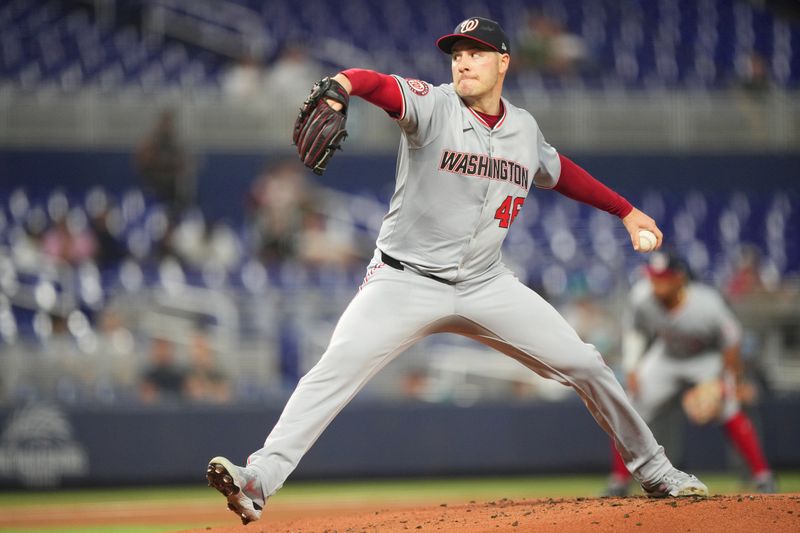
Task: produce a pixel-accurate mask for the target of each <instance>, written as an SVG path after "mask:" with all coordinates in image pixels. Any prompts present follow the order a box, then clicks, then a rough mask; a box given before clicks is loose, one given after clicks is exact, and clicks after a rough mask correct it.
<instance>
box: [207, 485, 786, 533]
mask: <svg viewBox="0 0 800 533" xmlns="http://www.w3.org/2000/svg"><path fill="white" fill-rule="evenodd" d="M276 507H278V506H276ZM366 509H367V508H366V507H365V508H362V509H359V510H354V509H350V510H345V509H338V510H336V511H333V512H328V513H324V512H323V513H321V512H319V511H320V510H317V512H310V513H308V514H306V515H298V513H297V512H294V513H282V512H281V511H280V509H277V508H276V509H274V510H273V511H275V512H270V511H269V510H268V511H267V512H266V513H265V515H264V518H263V519H262V520H260V521H259V522H256V523H253V524H250V525H248V526H233V527H212V528H206V529H203V530H198V531H197V533H209V532H211V533H260V532H267V531H269V532H270V533H276V532H302V533H312V532H318V533H324V532H326V533H332V532H338V533H351V532H383V531H414V532H417V531H421V532H424V531H440V532H458V533H477V532H488V531H536V532H557V533H571V532H586V531H589V532H593V533H594V532H597V533H611V532H614V533H619V532H636V533H642V532H645V531H646V532H660V531H663V532H665V533H667V532H668V533H676V532H684V531H691V532H697V533H700V532H702V533H707V532H720V533H734V532H739V531H741V532H745V531H746V532H748V533H753V532H770V533H774V532H783V531H800V494H776V495H752V496H751V495H742V496H714V497H711V498H707V499H700V498H682V499H666V500H651V499H647V498H644V497H641V498H577V499H546V500H516V501H515V500H508V499H503V500H498V501H492V502H487V503H475V502H471V503H469V504H464V505H447V504H444V503H443V504H440V505H438V506H433V507H417V508H413V509H393V508H385V507H384V508H377V505H376V508H374V509H371V510H366ZM231 519H234V517H233V516H232V515H231Z"/></svg>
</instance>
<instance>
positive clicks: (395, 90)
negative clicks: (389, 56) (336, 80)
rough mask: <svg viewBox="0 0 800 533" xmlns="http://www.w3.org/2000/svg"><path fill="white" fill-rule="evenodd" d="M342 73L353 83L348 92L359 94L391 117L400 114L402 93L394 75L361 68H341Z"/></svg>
mask: <svg viewBox="0 0 800 533" xmlns="http://www.w3.org/2000/svg"><path fill="white" fill-rule="evenodd" d="M342 74H344V75H345V76H347V79H348V80H350V83H351V84H352V85H353V89H352V90H351V91H350V94H352V95H354V96H360V97H361V98H363V99H364V100H366V101H367V102H369V103H371V104H373V105H376V106H378V107H380V108H381V109H383V110H384V111H386V112H387V113H389V115H391V116H393V117H398V116H400V113H402V111H403V95H402V94H401V92H400V86H399V85H398V84H397V80H396V79H395V78H394V77H392V76H389V75H388V74H381V73H380V72H375V71H374V70H366V69H361V68H351V69H347V70H343V71H342Z"/></svg>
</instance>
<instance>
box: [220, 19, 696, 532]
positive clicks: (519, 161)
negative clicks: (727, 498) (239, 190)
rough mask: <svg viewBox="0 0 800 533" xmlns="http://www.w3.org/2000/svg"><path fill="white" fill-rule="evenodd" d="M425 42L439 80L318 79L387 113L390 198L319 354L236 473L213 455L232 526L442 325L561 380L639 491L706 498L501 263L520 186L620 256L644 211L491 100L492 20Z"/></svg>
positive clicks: (495, 33) (494, 87)
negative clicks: (611, 223)
mask: <svg viewBox="0 0 800 533" xmlns="http://www.w3.org/2000/svg"><path fill="white" fill-rule="evenodd" d="M437 45H438V46H439V48H440V49H441V50H442V51H444V52H445V53H448V54H450V57H451V69H452V74H453V83H452V84H446V85H440V86H438V87H431V86H430V85H428V84H427V83H425V82H423V81H419V80H405V79H403V78H401V77H397V76H387V75H383V74H378V73H375V72H371V71H365V70H358V69H351V70H346V71H344V72H342V73H340V74H338V75H337V76H336V77H335V78H334V79H335V80H336V81H337V82H338V83H339V84H341V86H340V85H338V84H336V85H333V86H332V92H331V93H330V94H332V95H333V97H331V103H332V105H335V104H333V102H339V104H346V103H347V98H346V94H344V93H345V91H346V93H351V94H353V95H358V96H361V97H363V98H365V99H366V100H368V101H369V102H371V103H373V104H375V105H378V106H380V107H382V108H383V109H385V110H386V111H387V112H388V113H389V114H390V116H392V117H393V118H395V119H396V120H397V123H398V125H399V126H400V129H401V131H402V136H401V140H400V150H399V154H398V161H397V176H396V179H397V185H396V189H395V193H394V195H393V197H392V199H391V203H390V207H389V211H388V213H387V214H386V217H385V218H384V221H383V225H382V227H381V230H380V234H379V236H378V240H377V248H376V250H375V254H374V257H373V260H372V261H371V263H370V264H369V267H368V269H367V273H366V276H365V278H364V283H363V284H362V285H361V287H360V288H359V291H358V293H357V294H356V295H355V296H354V298H353V299H352V301H351V302H350V304H349V305H348V307H347V309H346V310H345V311H344V313H343V314H342V316H341V318H340V319H339V322H338V324H337V326H336V328H335V330H334V332H333V336H332V338H331V341H330V344H329V346H328V348H327V350H326V351H325V353H324V354H323V355H322V358H321V359H320V360H319V362H318V363H317V364H316V366H314V368H312V369H311V370H310V371H309V373H308V374H307V375H306V376H304V377H303V379H301V380H300V382H299V384H298V385H297V389H296V390H295V391H294V393H293V394H292V397H291V398H290V399H289V401H288V403H287V404H286V407H285V409H284V411H283V413H282V415H281V417H280V419H279V421H278V423H277V424H276V425H275V427H274V428H273V430H272V432H271V433H270V434H269V436H268V437H267V439H266V442H265V443H264V447H263V448H261V449H260V450H257V451H255V452H254V453H253V454H252V455H250V457H249V459H248V462H247V466H246V467H239V466H236V465H234V464H233V463H231V462H230V461H229V460H227V459H225V458H224V457H215V458H214V459H212V460H211V462H210V464H209V466H208V470H207V477H208V480H209V484H210V485H212V486H214V487H215V488H216V489H217V490H219V491H220V492H221V493H222V494H223V495H225V496H226V498H227V499H228V506H229V508H230V509H231V510H232V511H234V512H235V513H236V514H237V515H238V516H240V517H241V519H242V521H243V522H244V523H248V522H249V521H252V520H257V519H258V518H260V516H261V509H262V508H263V506H264V504H265V502H266V500H267V498H269V497H270V496H271V495H273V494H274V493H275V492H276V491H277V490H278V489H280V488H281V486H282V485H283V483H284V481H285V480H286V478H287V477H288V476H289V474H290V473H291V472H292V471H293V470H294V469H295V467H296V466H297V464H298V462H299V461H300V459H301V458H302V457H303V455H304V454H305V453H306V451H307V450H308V449H309V448H310V447H311V446H312V444H313V443H314V442H315V441H316V439H317V438H318V437H319V436H320V434H321V433H322V431H323V430H324V429H325V428H326V427H327V425H328V424H329V423H330V422H331V420H333V418H334V417H335V416H336V414H337V413H338V412H339V411H340V410H341V409H342V408H343V407H344V406H345V405H347V403H348V402H349V401H350V400H351V399H352V398H353V397H354V396H355V395H356V393H357V392H358V391H359V390H360V389H361V387H363V385H364V384H365V383H366V382H367V381H368V380H369V379H370V378H371V377H372V376H373V375H375V373H377V372H378V371H379V370H380V369H381V368H382V367H383V366H384V365H386V364H387V363H388V362H389V361H391V360H392V359H393V358H394V357H396V356H397V355H399V354H400V353H401V352H402V351H403V350H405V349H406V348H407V347H408V346H410V345H411V344H413V343H414V342H416V341H418V340H419V339H421V338H422V337H424V336H426V335H428V334H431V333H435V332H453V333H458V334H461V335H465V336H467V337H471V338H474V339H476V340H477V341H479V342H482V343H484V344H486V345H488V346H491V347H493V348H496V349H497V350H499V351H501V352H503V353H505V354H506V355H508V356H510V357H513V358H514V359H516V360H518V361H519V362H521V363H522V364H523V365H525V366H527V367H528V368H530V369H531V370H533V371H534V372H537V373H538V374H540V375H542V376H546V377H548V378H552V379H555V380H557V381H559V382H561V383H563V384H565V385H569V386H571V387H573V388H574V389H575V391H576V392H577V393H578V395H580V397H581V399H582V400H583V401H584V403H585V404H586V406H587V408H588V409H589V411H590V412H591V413H592V415H593V416H594V418H595V420H597V422H598V424H600V426H601V427H603V429H604V430H605V431H606V432H607V433H608V434H609V435H610V436H611V437H612V438H613V439H614V442H615V443H616V446H617V447H618V449H619V451H620V454H621V455H622V457H623V458H624V460H625V464H626V465H627V468H628V469H629V470H630V471H631V472H632V473H633V476H634V477H635V478H636V479H637V481H639V482H640V483H641V484H642V486H643V488H644V490H645V491H646V492H647V494H649V495H651V496H686V495H703V496H705V495H707V494H708V489H707V488H706V486H705V485H704V484H703V483H701V482H700V481H699V480H697V478H695V477H694V476H690V475H688V474H685V473H684V472H681V471H679V470H677V469H675V468H674V467H673V466H672V464H671V463H670V462H669V460H668V459H667V457H666V456H665V454H664V450H663V448H662V447H661V446H659V444H658V443H657V442H656V440H655V439H654V437H653V435H652V433H651V432H650V429H649V428H648V427H647V425H646V424H645V423H644V421H643V420H642V419H641V417H640V416H639V415H638V414H637V413H636V411H635V410H634V409H633V408H632V407H631V405H630V403H629V401H628V398H627V396H626V395H625V392H624V391H623V389H622V387H621V386H620V385H619V383H618V382H617V381H616V379H615V378H614V375H613V372H612V371H611V369H609V368H608V367H607V366H606V365H605V363H604V361H603V359H602V357H601V356H600V354H599V353H598V352H597V350H596V349H595V348H594V346H592V345H589V344H585V343H583V342H582V341H581V339H580V338H579V337H578V335H577V334H576V333H575V331H574V330H573V329H572V328H571V327H570V326H569V325H568V324H567V322H566V321H565V320H564V319H563V318H562V317H561V316H560V315H559V314H558V313H557V312H556V311H555V310H554V309H553V308H552V307H551V306H550V305H549V304H548V303H547V302H546V301H544V299H542V298H541V297H540V296H539V295H538V294H536V293H535V292H534V291H532V290H531V289H529V288H528V287H526V286H525V285H523V284H522V283H520V282H519V281H518V280H517V279H516V277H515V276H514V275H513V274H512V273H511V271H510V270H509V269H508V268H507V267H506V266H505V265H504V264H503V263H502V261H501V256H500V247H501V244H502V242H503V239H504V238H505V236H506V233H507V232H508V228H509V227H510V226H511V224H512V223H513V221H514V218H515V217H516V216H517V214H518V213H519V210H520V208H521V207H522V205H523V203H524V201H525V197H526V196H527V194H528V191H529V190H530V188H531V187H532V186H533V185H536V186H538V187H541V188H551V189H555V190H556V191H558V192H560V193H561V194H564V195H567V196H569V197H571V198H574V199H576V200H579V201H583V202H587V203H589V204H591V205H594V206H596V207H598V208H600V209H604V210H606V211H608V212H610V213H613V214H615V215H617V216H619V217H620V218H621V219H622V221H623V223H624V225H625V227H626V229H627V230H628V232H629V233H630V235H631V239H632V241H633V244H634V248H638V232H639V230H642V229H647V230H650V231H652V232H654V233H655V234H656V235H657V236H658V240H659V245H660V241H661V232H660V231H659V230H658V228H657V227H656V224H655V222H654V221H653V220H652V219H651V218H650V217H648V216H647V215H645V214H644V213H642V212H641V211H639V210H637V209H635V208H633V207H632V206H631V205H630V204H629V203H628V202H627V201H626V200H625V199H624V198H622V197H621V196H619V195H618V194H616V193H614V192H613V191H611V190H610V189H608V188H607V187H605V186H604V185H602V184H600V183H599V182H598V181H597V180H595V179H594V178H592V177H591V176H590V175H589V174H588V173H586V172H585V171H584V170H582V169H581V168H580V167H578V166H577V165H575V163H573V162H572V161H570V160H569V159H567V158H565V157H563V156H561V155H559V154H558V153H557V152H556V151H555V149H553V148H552V147H551V146H550V145H549V144H547V142H546V141H545V140H544V137H543V136H542V132H541V131H540V130H539V127H538V125H537V123H536V121H535V120H534V119H533V117H532V116H531V115H530V114H529V113H528V112H526V111H524V110H522V109H519V108H517V107H514V106H513V105H511V104H510V103H509V102H508V101H507V100H505V99H503V98H501V92H502V88H503V80H504V76H505V73H506V71H507V69H508V65H509V60H510V56H509V51H510V46H509V41H508V38H507V37H506V35H505V33H504V32H503V30H502V29H501V28H500V26H499V25H498V24H497V23H496V22H494V21H491V20H488V19H483V18H477V17H476V18H471V19H468V20H465V21H464V22H463V23H461V24H459V25H458V26H457V27H456V28H455V30H454V32H453V33H452V34H449V35H445V36H444V37H442V38H440V39H439V40H438V41H437ZM321 83H324V84H325V86H326V87H331V84H330V82H328V81H326V80H323V82H321ZM315 89H316V88H315ZM313 94H314V93H313V92H312V95H313ZM337 95H338V96H337ZM310 98H311V97H310ZM327 107H328V106H327V105H326V106H325V108H327ZM336 107H339V106H338V105H336ZM325 113H326V116H327V115H329V113H328V112H327V111H325ZM303 117H304V113H301V117H300V119H298V120H301V119H303ZM326 120H327V119H326ZM326 124H327V122H326ZM300 126H301V127H300V128H298V129H297V130H296V132H295V142H296V143H297V144H298V150H299V151H300V153H301V157H303V158H304V161H305V162H306V164H307V165H309V166H311V167H312V168H314V169H315V170H317V171H319V172H321V171H322V170H324V167H325V165H326V164H327V159H328V158H329V157H330V153H325V151H324V150H323V148H322V147H318V146H317V145H316V142H315V139H314V138H311V139H309V138H308V137H307V134H308V128H306V127H302V126H303V125H302V124H300ZM325 127H326V126H325V125H320V126H319V128H317V129H318V130H319V131H325ZM298 130H302V131H299V132H298ZM315 131H316V130H315ZM332 137H335V138H336V140H338V139H339V136H338V135H333V136H332ZM309 146H311V147H312V148H310V149H309ZM309 154H310V155H309ZM319 154H324V155H321V156H320V155H319Z"/></svg>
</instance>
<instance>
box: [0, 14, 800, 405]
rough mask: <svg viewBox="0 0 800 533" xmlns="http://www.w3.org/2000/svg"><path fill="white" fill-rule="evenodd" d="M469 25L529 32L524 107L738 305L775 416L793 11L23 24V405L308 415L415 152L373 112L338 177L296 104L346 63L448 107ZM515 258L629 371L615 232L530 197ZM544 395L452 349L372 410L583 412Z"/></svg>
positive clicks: (10, 268) (783, 303)
mask: <svg viewBox="0 0 800 533" xmlns="http://www.w3.org/2000/svg"><path fill="white" fill-rule="evenodd" d="M471 15H482V16H489V17H491V18H494V19H496V20H498V21H500V22H501V24H503V26H504V27H505V28H506V30H507V31H508V32H509V34H510V35H513V46H514V49H513V54H512V66H513V70H512V72H511V74H510V77H509V80H508V83H507V89H508V92H509V98H510V99H511V101H512V102H514V103H516V104H517V105H520V106H522V107H526V108H527V109H529V110H530V111H531V112H532V113H533V114H534V116H535V117H537V119H538V120H539V122H540V125H541V127H542V129H543V131H544V133H545V135H546V136H548V140H550V141H551V142H552V143H553V144H554V145H555V146H556V147H557V148H558V149H560V150H561V151H563V152H564V153H565V154H568V155H570V156H573V155H575V156H576V159H577V160H578V161H579V162H583V161H589V163H590V164H586V165H585V166H586V167H587V168H588V169H590V170H591V171H593V172H596V173H597V176H598V177H599V178H600V179H601V180H604V181H606V182H607V183H609V184H611V185H612V186H615V187H617V188H619V190H620V191H621V192H622V193H623V194H625V195H626V196H627V197H628V198H629V199H630V200H631V201H632V202H633V203H635V204H636V205H637V206H639V207H640V208H641V209H642V210H644V211H645V212H647V213H648V214H650V215H651V216H653V217H654V218H655V219H656V220H657V221H658V222H659V224H660V226H661V227H662V229H663V230H664V233H665V236H666V239H667V241H668V242H669V244H670V245H671V246H673V247H674V248H675V249H676V250H678V251H679V252H680V253H681V254H682V255H683V256H684V257H685V258H686V259H687V261H688V262H689V264H690V265H691V267H692V269H693V271H694V273H695V275H696V277H697V278H698V279H701V280H703V281H706V282H709V283H711V284H713V285H715V286H716V287H718V288H720V289H721V290H722V291H723V292H724V294H725V295H726V296H727V297H728V298H729V301H730V302H731V303H732V304H733V305H734V307H735V309H736V310H737V312H738V313H739V315H740V317H741V318H742V320H743V321H744V323H745V326H746V328H747V331H748V334H747V337H746V342H745V345H744V357H745V358H746V361H747V362H748V368H749V371H750V372H751V375H752V376H753V378H754V379H755V380H756V381H757V382H758V383H759V386H760V387H761V391H762V393H763V394H796V393H797V391H799V390H800V238H799V237H798V235H799V234H800V186H798V185H797V183H796V178H797V177H798V168H800V166H798V165H800V158H798V155H799V154H800V98H798V95H800V93H799V92H798V87H800V9H798V7H797V4H796V2H791V1H785V2H781V1H767V0H760V1H756V0H752V1H747V0H697V1H694V0H693V1H689V0H653V1H649V0H585V1H578V0H509V1H502V2H492V1H488V0H471V1H466V2H464V1H460V2H456V1H449V0H448V1H422V0H399V1H391V2H371V1H367V0H341V1H338V2H327V1H324V0H307V1H303V2H291V1H288V0H274V1H268V2H259V1H255V0H238V1H236V0H228V1H221V0H218V1H214V0H197V1H191V2H189V1H180V0H117V1H114V0H83V1H79V0H74V1H69V0H0V199H2V201H1V202H0V404H4V405H16V404H20V403H22V402H25V401H29V400H52V401H56V402H62V403H66V404H76V405H82V404H96V403H104V404H109V405H132V404H148V405H150V404H160V403H173V404H174V403H177V402H199V403H215V404H225V403H231V402H239V403H251V402H252V403H264V402H273V401H274V402H276V403H280V402H282V401H283V400H285V398H286V396H287V395H288V393H289V392H290V391H291V390H292V388H293V386H294V384H295V383H296V381H297V380H298V379H299V377H300V376H301V375H302V374H303V373H304V372H305V371H306V370H307V369H308V368H310V366H311V365H312V364H313V363H314V361H315V360H316V359H317V358H318V357H319V355H320V354H321V353H322V352H323V350H324V347H325V345H326V343H327V340H328V338H329V335H330V332H331V331H332V328H333V327H334V325H335V323H334V321H335V320H336V318H337V317H338V315H339V314H340V312H341V310H342V309H343V307H344V305H346V303H347V301H348V300H349V299H350V298H351V297H352V295H353V294H354V293H355V291H356V289H357V287H358V285H359V284H360V282H361V278H362V277H363V274H364V268H365V266H366V263H367V261H368V259H369V257H371V255H372V250H373V248H374V240H375V238H376V236H377V230H378V228H379V226H380V223H381V220H382V216H383V213H384V212H385V209H386V206H387V204H388V199H389V196H390V194H391V192H392V190H393V187H394V183H393V177H394V174H393V164H394V159H393V154H394V152H395V150H396V146H397V141H398V138H399V131H398V130H397V129H396V127H395V126H394V125H393V124H392V121H391V120H389V119H388V118H386V117H385V116H383V114H382V113H381V112H379V111H376V110H374V109H370V108H369V106H367V105H364V104H362V103H360V102H358V101H354V102H353V107H352V110H351V116H350V119H349V123H348V127H349V129H350V133H351V136H350V138H349V139H348V141H347V142H346V144H345V152H344V154H342V155H341V156H337V158H336V159H334V162H333V163H332V164H331V167H330V169H329V172H328V173H327V174H326V176H325V178H318V177H315V176H313V175H312V174H310V173H309V172H307V171H306V170H305V169H304V168H303V167H302V166H301V165H300V164H299V162H298V161H297V160H296V156H293V155H292V153H291V146H289V144H290V131H291V124H292V121H293V117H294V115H295V113H296V111H297V108H298V106H299V105H300V103H301V102H302V100H303V98H304V97H305V95H306V94H307V92H308V90H309V89H310V87H311V84H312V83H313V82H314V81H315V80H317V79H318V78H319V77H321V76H323V75H326V74H332V73H335V72H337V71H338V70H340V69H343V68H347V67H363V68H373V69H376V70H379V71H382V72H387V73H397V74H400V75H403V76H408V77H415V78H421V79H425V80H428V81H430V82H433V83H444V82H447V81H448V79H449V75H450V74H449V68H448V62H447V58H446V57H445V56H443V55H442V54H441V53H440V52H439V51H438V50H437V49H436V48H435V47H434V46H433V43H434V42H435V39H436V38H437V37H438V36H440V35H441V34H443V33H446V32H448V31H449V30H450V29H451V28H452V27H453V26H454V25H455V24H456V23H457V22H458V21H460V20H462V19H463V18H465V17H466V16H471ZM356 100H357V99H356ZM575 152H577V153H575ZM581 156H583V158H582V157H581ZM591 162H594V163H595V165H592V164H591ZM615 179H618V180H619V181H614V180H615ZM504 260H505V261H506V262H507V264H509V266H511V267H512V268H513V269H514V270H515V271H516V272H517V273H518V275H519V276H520V278H521V279H522V280H523V281H525V282H526V283H528V284H529V285H530V286H532V287H534V288H535V289H537V290H538V291H540V293H541V294H543V295H544V296H545V297H546V298H547V299H548V300H549V301H551V302H552V303H553V304H554V305H556V306H557V307H558V308H559V309H560V310H561V311H562V312H563V313H564V315H565V316H566V317H567V318H568V319H569V320H570V321H571V323H572V324H573V325H574V326H575V328H576V329H577V330H578V332H579V333H580V334H581V335H582V337H583V338H584V339H585V340H586V341H587V342H591V343H593V344H595V345H596V346H597V347H598V348H599V349H600V351H601V352H602V353H603V355H604V356H605V357H606V359H607V360H608V361H609V362H610V363H611V364H612V365H616V364H617V363H618V361H619V343H620V340H619V337H620V328H621V325H620V323H619V316H620V312H621V310H622V309H623V308H624V306H625V302H626V299H627V290H628V289H629V287H630V286H631V285H632V284H633V283H634V282H635V281H636V280H637V279H639V278H640V277H641V275H642V274H641V265H642V262H643V260H644V259H643V257H641V256H638V255H637V254H635V253H634V252H633V251H632V250H630V246H629V243H628V241H627V236H626V234H625V233H624V230H623V228H622V226H621V225H620V224H619V223H618V221H616V220H615V219H613V218H612V217H610V216H608V215H606V214H604V213H601V212H597V211H593V210H591V209H589V208H586V207H585V206H582V205H579V204H576V203H574V202H571V201H569V200H566V199H565V198H562V197H560V196H559V195H557V194H554V193H551V192H549V191H534V192H533V193H532V194H531V196H529V198H528V200H527V201H526V204H525V209H524V210H523V211H522V214H521V215H520V217H519V218H518V219H517V222H516V223H515V224H514V227H513V229H512V230H511V231H510V234H509V238H508V239H507V243H506V246H505V251H504ZM365 327H369V325H368V324H365ZM529 374H530V373H529V372H527V371H525V370H522V369H521V367H519V366H518V364H517V363H515V362H514V361H511V360H506V359H505V358H502V357H501V356H499V355H497V356H487V352H486V350H485V349H484V348H482V347H481V346H478V345H476V344H473V343H470V342H468V341H464V340H462V339H459V338H456V337H451V336H435V337H432V338H430V339H427V340H425V341H424V342H422V343H420V344H419V345H418V346H416V347H414V348H412V349H411V350H410V351H409V353H407V354H406V355H405V356H403V357H401V358H399V360H398V361H396V362H395V363H393V364H392V365H390V366H389V367H388V368H387V369H386V370H385V371H384V372H383V373H381V374H380V375H379V376H378V377H377V378H376V379H375V381H373V382H372V383H371V384H370V385H368V386H367V389H366V390H365V391H364V393H363V394H362V395H361V396H360V397H359V399H360V400H363V401H371V400H380V401H408V400H418V401H426V402H455V403H458V404H463V405H466V404H470V403H474V402H476V401H490V400H504V401H507V400H512V401H541V400H547V401H554V400H560V399H563V398H565V397H567V396H568V395H569V391H568V389H566V388H564V387H561V386H560V385H557V384H553V383H549V382H545V381H543V380H540V379H538V378H537V377H536V376H533V375H529Z"/></svg>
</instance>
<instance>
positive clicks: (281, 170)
mask: <svg viewBox="0 0 800 533" xmlns="http://www.w3.org/2000/svg"><path fill="white" fill-rule="evenodd" d="M308 191H309V185H308V183H307V181H306V179H305V173H304V170H303V167H302V165H301V164H300V163H299V162H298V161H295V160H293V159H291V160H284V161H281V162H279V163H278V164H277V165H275V166H271V167H266V168H265V169H264V171H263V172H262V173H261V175H260V176H258V178H256V180H255V181H254V183H253V185H252V187H251V189H250V196H249V204H250V218H251V223H252V225H253V229H254V230H255V238H256V240H257V243H256V249H257V254H258V255H259V256H260V257H261V258H262V259H263V260H264V261H267V262H274V261H281V260H285V259H289V258H294V257H295V255H296V253H297V241H298V237H299V233H300V229H301V228H302V226H303V220H304V218H305V216H306V215H307V214H308V213H309V212H310V210H311V198H310V196H309V192H308Z"/></svg>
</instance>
